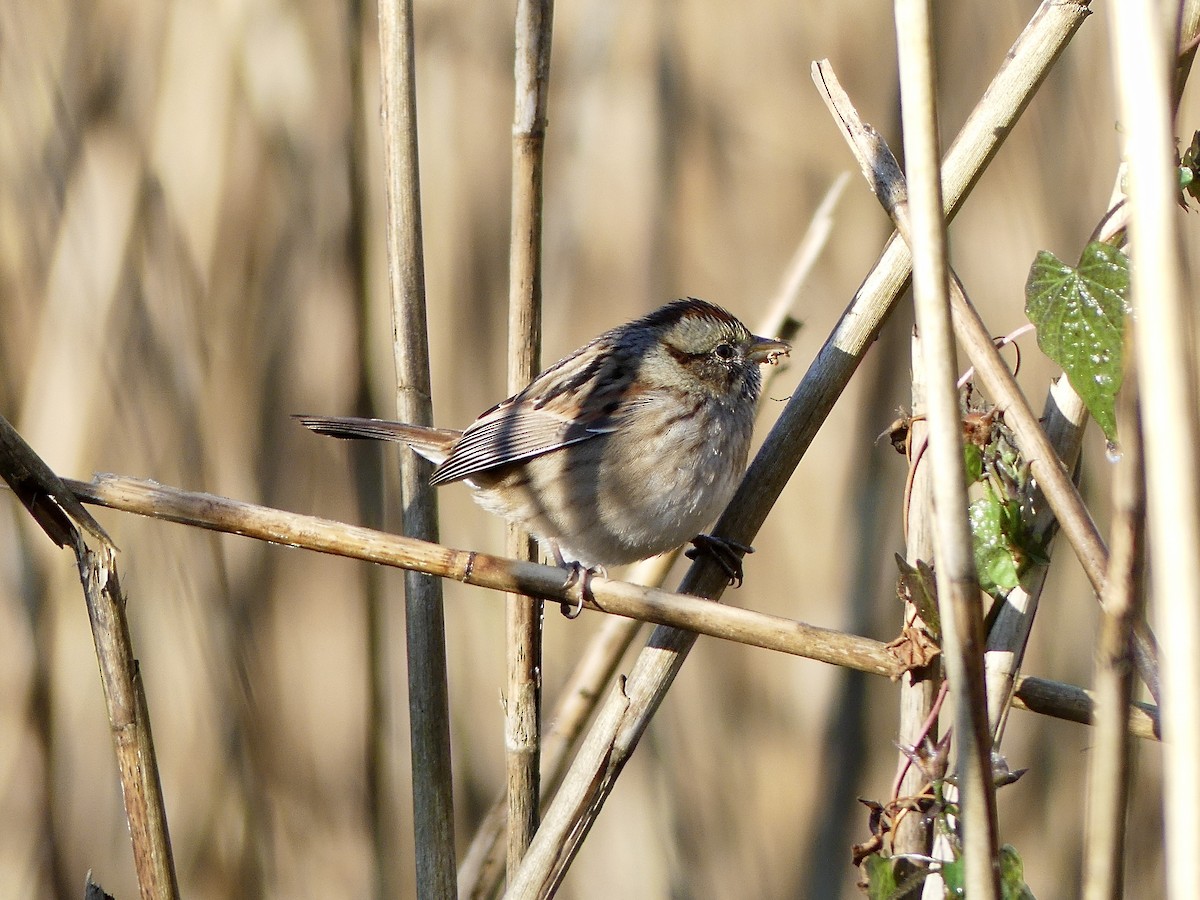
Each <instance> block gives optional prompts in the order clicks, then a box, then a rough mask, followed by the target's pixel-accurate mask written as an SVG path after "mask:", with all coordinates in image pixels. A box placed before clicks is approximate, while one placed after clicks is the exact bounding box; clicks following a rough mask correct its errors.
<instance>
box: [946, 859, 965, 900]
mask: <svg viewBox="0 0 1200 900" xmlns="http://www.w3.org/2000/svg"><path fill="white" fill-rule="evenodd" d="M965 869H966V866H964V865H963V861H962V860H961V859H956V860H953V861H952V862H947V863H942V883H943V884H944V885H946V896H947V897H948V898H949V897H965V896H967V885H966V881H965V879H964V877H963V876H964V875H965V874H966V873H965Z"/></svg>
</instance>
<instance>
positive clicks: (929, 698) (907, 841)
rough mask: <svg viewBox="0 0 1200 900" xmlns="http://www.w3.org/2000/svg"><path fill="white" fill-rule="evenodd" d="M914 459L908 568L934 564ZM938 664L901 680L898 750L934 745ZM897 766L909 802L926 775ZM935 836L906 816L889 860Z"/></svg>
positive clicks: (920, 370)
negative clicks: (929, 724)
mask: <svg viewBox="0 0 1200 900" xmlns="http://www.w3.org/2000/svg"><path fill="white" fill-rule="evenodd" d="M922 359H923V354H922V352H921V341H920V337H919V336H918V335H917V334H916V333H915V332H914V334H913V338H912V410H913V413H914V418H913V420H912V424H911V425H910V426H909V432H908V434H909V447H910V448H914V447H922V446H924V444H925V438H926V433H927V427H926V422H925V420H924V419H923V418H920V417H917V416H916V413H917V411H918V410H923V409H924V408H925V375H924V372H925V367H924V365H923V364H922ZM916 463H917V460H916V458H913V457H912V456H911V450H910V459H909V462H908V464H909V471H910V474H911V479H912V480H911V482H910V485H911V489H910V491H909V492H908V493H909V497H910V501H909V503H908V505H907V508H906V509H905V510H904V517H905V518H904V523H905V528H904V533H905V536H906V541H907V551H906V554H905V559H906V560H907V562H908V563H909V565H912V566H915V565H916V564H917V562H918V561H919V560H924V561H926V562H928V561H930V560H932V559H933V530H932V525H933V523H932V521H931V518H930V502H931V493H930V485H929V478H930V467H929V466H928V465H917V464H916ZM903 616H904V618H903V624H904V625H905V626H909V625H912V624H914V623H915V621H916V620H917V619H918V618H919V616H920V611H919V610H918V609H917V605H916V604H915V603H913V602H911V601H906V602H905V604H904V611H903ZM941 669H942V667H941V663H940V662H939V661H937V660H934V661H933V662H932V663H931V664H930V665H929V666H926V667H924V668H923V669H920V670H916V671H910V672H905V673H904V675H903V676H902V677H901V679H900V723H899V727H898V729H897V734H896V742H897V743H898V744H899V745H900V746H901V747H916V746H918V745H919V743H920V742H921V741H922V740H923V738H924V737H925V736H926V735H928V737H929V738H930V739H931V740H932V741H934V742H936V741H937V739H938V729H937V723H936V721H935V722H934V723H933V725H932V727H929V728H927V721H928V719H929V714H930V711H931V710H932V709H933V702H934V697H936V696H937V694H938V690H939V688H940V686H941V683H942V678H941ZM899 757H900V758H899V761H898V763H897V765H898V766H899V767H900V769H901V770H903V771H904V776H903V777H902V778H901V779H900V784H899V789H898V792H897V796H900V797H911V796H914V795H916V794H917V793H918V792H919V791H920V790H921V788H922V787H923V785H924V783H925V782H926V781H927V779H926V776H925V775H924V773H922V772H921V771H920V770H919V769H917V768H916V767H914V766H912V765H911V760H910V759H909V757H908V756H907V755H905V754H904V753H901V754H900V755H899ZM932 836H933V823H932V822H931V821H930V820H928V819H926V818H925V817H924V816H904V817H902V818H901V819H900V820H899V822H897V823H896V828H895V831H894V833H893V835H892V852H893V855H899V854H905V853H914V854H920V855H922V856H927V855H928V854H929V850H930V841H931V839H932Z"/></svg>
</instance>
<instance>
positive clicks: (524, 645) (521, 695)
mask: <svg viewBox="0 0 1200 900" xmlns="http://www.w3.org/2000/svg"><path fill="white" fill-rule="evenodd" d="M553 17H554V4H553V2H552V0H519V2H518V3H517V21H516V61H515V65H514V75H515V81H516V91H515V102H514V108H513V173H512V223H511V233H510V257H509V286H508V390H509V393H516V392H517V391H519V390H521V389H522V388H523V387H525V385H527V384H528V383H529V382H530V381H532V380H533V377H534V376H535V375H536V374H537V373H538V371H539V370H540V369H541V346H542V341H541V333H542V276H541V265H542V160H543V151H544V148H545V143H546V103H547V95H548V92H549V86H550V84H549V75H550V36H551V25H552V22H553ZM506 548H507V551H508V555H509V556H511V557H513V558H515V559H526V560H535V559H537V548H536V547H535V546H534V544H533V542H532V541H531V540H530V538H529V535H528V534H526V533H525V531H524V530H523V529H522V528H520V527H518V526H517V525H512V524H510V525H509V527H508V543H507V545H506ZM505 635H506V643H507V655H508V693H507V697H506V702H505V716H504V746H505V754H506V756H505V759H506V768H507V773H508V778H507V781H508V817H507V822H508V871H509V874H510V875H511V874H512V873H514V872H515V871H516V867H517V865H519V864H520V862H521V857H522V856H524V855H525V850H526V848H527V847H528V846H529V842H530V841H531V840H533V833H534V832H535V831H536V830H537V823H538V815H539V809H540V800H539V797H540V792H539V786H538V778H539V755H540V752H541V693H542V688H541V667H542V601H541V600H540V599H537V598H534V597H525V596H522V595H520V594H509V595H508V596H507V597H506V599H505Z"/></svg>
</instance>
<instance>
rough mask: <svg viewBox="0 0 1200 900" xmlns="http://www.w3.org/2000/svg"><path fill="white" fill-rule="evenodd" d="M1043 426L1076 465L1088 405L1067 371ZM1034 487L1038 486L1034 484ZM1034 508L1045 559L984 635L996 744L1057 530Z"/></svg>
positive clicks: (1054, 388)
mask: <svg viewBox="0 0 1200 900" xmlns="http://www.w3.org/2000/svg"><path fill="white" fill-rule="evenodd" d="M1041 421H1042V426H1043V428H1044V429H1045V432H1046V436H1047V437H1048V438H1049V439H1050V445H1051V446H1052V447H1053V448H1054V452H1055V453H1057V454H1058V457H1059V458H1060V459H1061V460H1062V461H1063V464H1064V465H1065V466H1066V467H1067V468H1068V469H1073V468H1074V467H1075V463H1076V461H1077V460H1078V459H1079V452H1080V448H1081V447H1082V444H1083V432H1084V426H1086V425H1087V407H1086V406H1084V404H1083V400H1081V399H1080V397H1079V395H1078V394H1077V393H1075V389H1074V388H1072V387H1071V383H1070V381H1068V380H1067V377H1066V376H1065V375H1062V376H1059V377H1058V378H1057V379H1056V380H1055V381H1054V382H1053V383H1052V384H1051V385H1050V391H1049V392H1048V393H1047V395H1046V404H1045V406H1044V407H1043V409H1042V419H1041ZM1032 487H1033V490H1035V491H1038V486H1037V485H1036V484H1035V485H1033V486H1032ZM1032 506H1033V508H1034V509H1035V510H1037V511H1038V512H1037V513H1036V514H1035V516H1036V517H1035V519H1034V522H1033V523H1032V525H1031V527H1030V535H1029V536H1030V541H1031V542H1032V544H1033V545H1034V546H1038V547H1045V548H1046V556H1047V560H1046V561H1045V562H1044V563H1040V564H1038V565H1037V566H1035V567H1034V568H1032V569H1031V570H1030V571H1029V572H1027V573H1026V574H1025V575H1023V576H1022V577H1021V583H1020V584H1019V585H1018V586H1017V587H1015V588H1013V589H1012V590H1011V591H1009V593H1008V595H1007V596H1006V597H1005V598H1004V601H1003V602H1004V605H1003V606H1001V607H1000V611H999V612H998V613H997V614H996V617H995V619H994V621H993V622H992V627H991V630H989V631H988V636H987V652H986V654H985V656H984V668H985V670H986V672H987V702H988V723H989V725H990V727H991V729H992V741H993V743H994V744H995V746H997V747H999V746H1000V742H1001V740H1002V739H1003V736H1004V725H1005V722H1006V721H1007V719H1008V709H1009V701H1010V699H1011V697H1012V691H1013V684H1014V682H1015V680H1016V677H1017V673H1018V672H1019V671H1020V670H1021V663H1022V661H1023V660H1024V658H1025V648H1026V646H1027V644H1028V642H1029V635H1030V633H1031V630H1032V628H1033V620H1034V616H1035V615H1036V614H1037V608H1038V602H1039V600H1040V599H1041V594H1042V588H1043V587H1044V586H1045V584H1046V575H1047V574H1048V573H1049V571H1050V563H1049V556H1050V552H1051V550H1052V549H1053V545H1052V543H1051V541H1052V539H1053V536H1054V535H1055V534H1056V533H1057V524H1058V520H1057V519H1055V518H1054V514H1053V511H1052V510H1049V509H1047V507H1046V504H1045V503H1042V502H1040V500H1035V502H1034V503H1033V504H1032Z"/></svg>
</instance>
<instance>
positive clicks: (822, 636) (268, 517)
mask: <svg viewBox="0 0 1200 900" xmlns="http://www.w3.org/2000/svg"><path fill="white" fill-rule="evenodd" d="M63 483H64V484H66V486H67V487H68V488H69V489H70V491H71V493H73V494H75V495H76V496H77V497H78V498H79V499H80V500H82V501H83V502H84V503H94V504H99V505H101V506H107V507H109V508H110V509H117V510H121V511H123V512H129V513H134V514H136V515H140V516H148V517H150V518H154V519H162V520H165V521H168V522H177V523H180V524H183V525H191V526H194V527H197V528H207V529H209V530H211V531H220V532H225V533H227V534H239V535H242V536H244V537H249V538H254V539H255V540H260V541H267V542H269V543H273V544H279V545H281V546H286V547H296V548H300V549H305V550H314V551H316V552H318V553H330V554H334V555H337V556H344V557H347V558H350V559H360V560H363V561H364V562H373V563H379V564H380V565H385V566H396V567H398V568H404V569H414V570H417V571H420V572H427V573H429V574H431V575H438V576H441V577H443V578H453V579H454V580H455V581H461V582H463V583H464V584H473V585H477V586H479V587H485V588H491V589H492V590H497V591H519V592H521V593H526V594H537V595H539V596H543V597H547V598H549V599H551V600H557V601H567V602H569V603H578V602H579V600H580V597H579V591H578V587H577V586H573V587H571V588H567V587H565V586H564V583H563V574H562V570H561V569H557V568H554V567H552V566H542V565H538V564H536V563H526V562H520V561H517V560H508V559H502V558H500V557H496V556H488V555H486V554H483V553H475V552H473V551H467V550H454V549H451V548H449V547H443V546H441V545H440V544H430V543H427V542H425V541H419V540H416V539H414V538H406V537H401V536H399V535H394V534H387V533H384V532H381V531H373V530H371V529H369V528H361V527H359V526H356V525H346V524H344V523H342V522H333V521H330V520H328V519H318V518H315V517H313V516H302V515H300V514H298V513H292V512H286V511H284V510H279V509H271V508H270V507H266V506H255V505H254V504H252V503H243V502H241V501H239V500H230V499H228V498H226V497H218V496H216V495H214V494H203V493H197V492H195V491H183V490H180V489H178V488H172V487H168V486H166V485H162V484H159V483H157V482H154V481H144V480H142V479H138V478H130V477H128V476H123V475H102V476H98V478H97V480H96V481H93V482H86V481H74V480H71V479H63ZM591 589H592V594H594V600H593V601H591V602H585V603H584V606H585V608H588V609H594V610H597V611H599V612H607V613H610V614H612V615H617V616H626V617H628V618H633V619H639V620H642V621H645V622H655V623H658V624H662V625H669V626H673V627H675V628H683V629H689V630H691V631H694V632H696V633H697V634H707V635H710V636H712V637H716V638H721V639H722V640H730V641H737V642H739V643H743V644H748V645H750V646H753V647H762V648H764V649H767V650H778V651H779V652H781V653H788V654H791V655H793V656H802V657H805V658H807V659H815V660H818V661H820V662H827V663H830V664H831V665H838V666H845V667H847V668H851V669H857V670H859V671H862V672H867V673H870V674H874V675H886V676H888V677H889V678H895V677H897V676H898V674H899V672H900V666H899V664H898V663H897V662H896V660H895V658H894V657H892V656H891V655H890V654H889V653H888V652H887V650H886V648H885V647H884V645H883V644H882V643H881V642H880V641H875V640H872V639H870V638H865V637H860V636H858V635H852V634H844V633H842V632H838V631H831V630H829V629H825V628H816V627H814V626H812V625H805V624H803V623H801V622H796V621H794V620H792V619H784V618H780V617H779V616H769V615H766V614H765V613H759V612H754V611H752V610H748V609H740V608H738V607H728V606H722V605H720V604H717V603H709V602H706V601H704V600H701V599H699V598H697V597H695V596H690V595H685V594H672V593H668V592H666V591H660V590H655V589H653V588H646V587H642V586H640V585H636V584H628V583H626V582H623V581H610V580H608V579H605V578H596V579H594V580H593V581H592V584H591ZM1013 701H1014V705H1016V706H1019V707H1020V708H1022V709H1028V710H1031V711H1034V712H1038V713H1041V714H1043V715H1047V716H1053V717H1055V718H1061V719H1067V720H1069V721H1072V722H1080V723H1083V724H1087V723H1090V722H1091V716H1092V707H1093V704H1092V700H1091V698H1090V696H1089V695H1088V693H1087V691H1085V690H1083V689H1082V688H1079V687H1075V686H1072V685H1068V684H1061V683H1059V682H1054V681H1047V680H1046V679H1042V678H1034V677H1029V676H1026V677H1022V678H1019V679H1018V680H1017V686H1016V688H1015V690H1014V697H1013ZM1157 715H1158V710H1157V709H1156V708H1155V707H1153V706H1149V705H1147V704H1135V705H1134V708H1133V710H1132V711H1131V714H1130V733H1131V734H1133V735H1135V736H1137V737H1143V738H1151V739H1153V738H1155V737H1156V729H1157Z"/></svg>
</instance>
